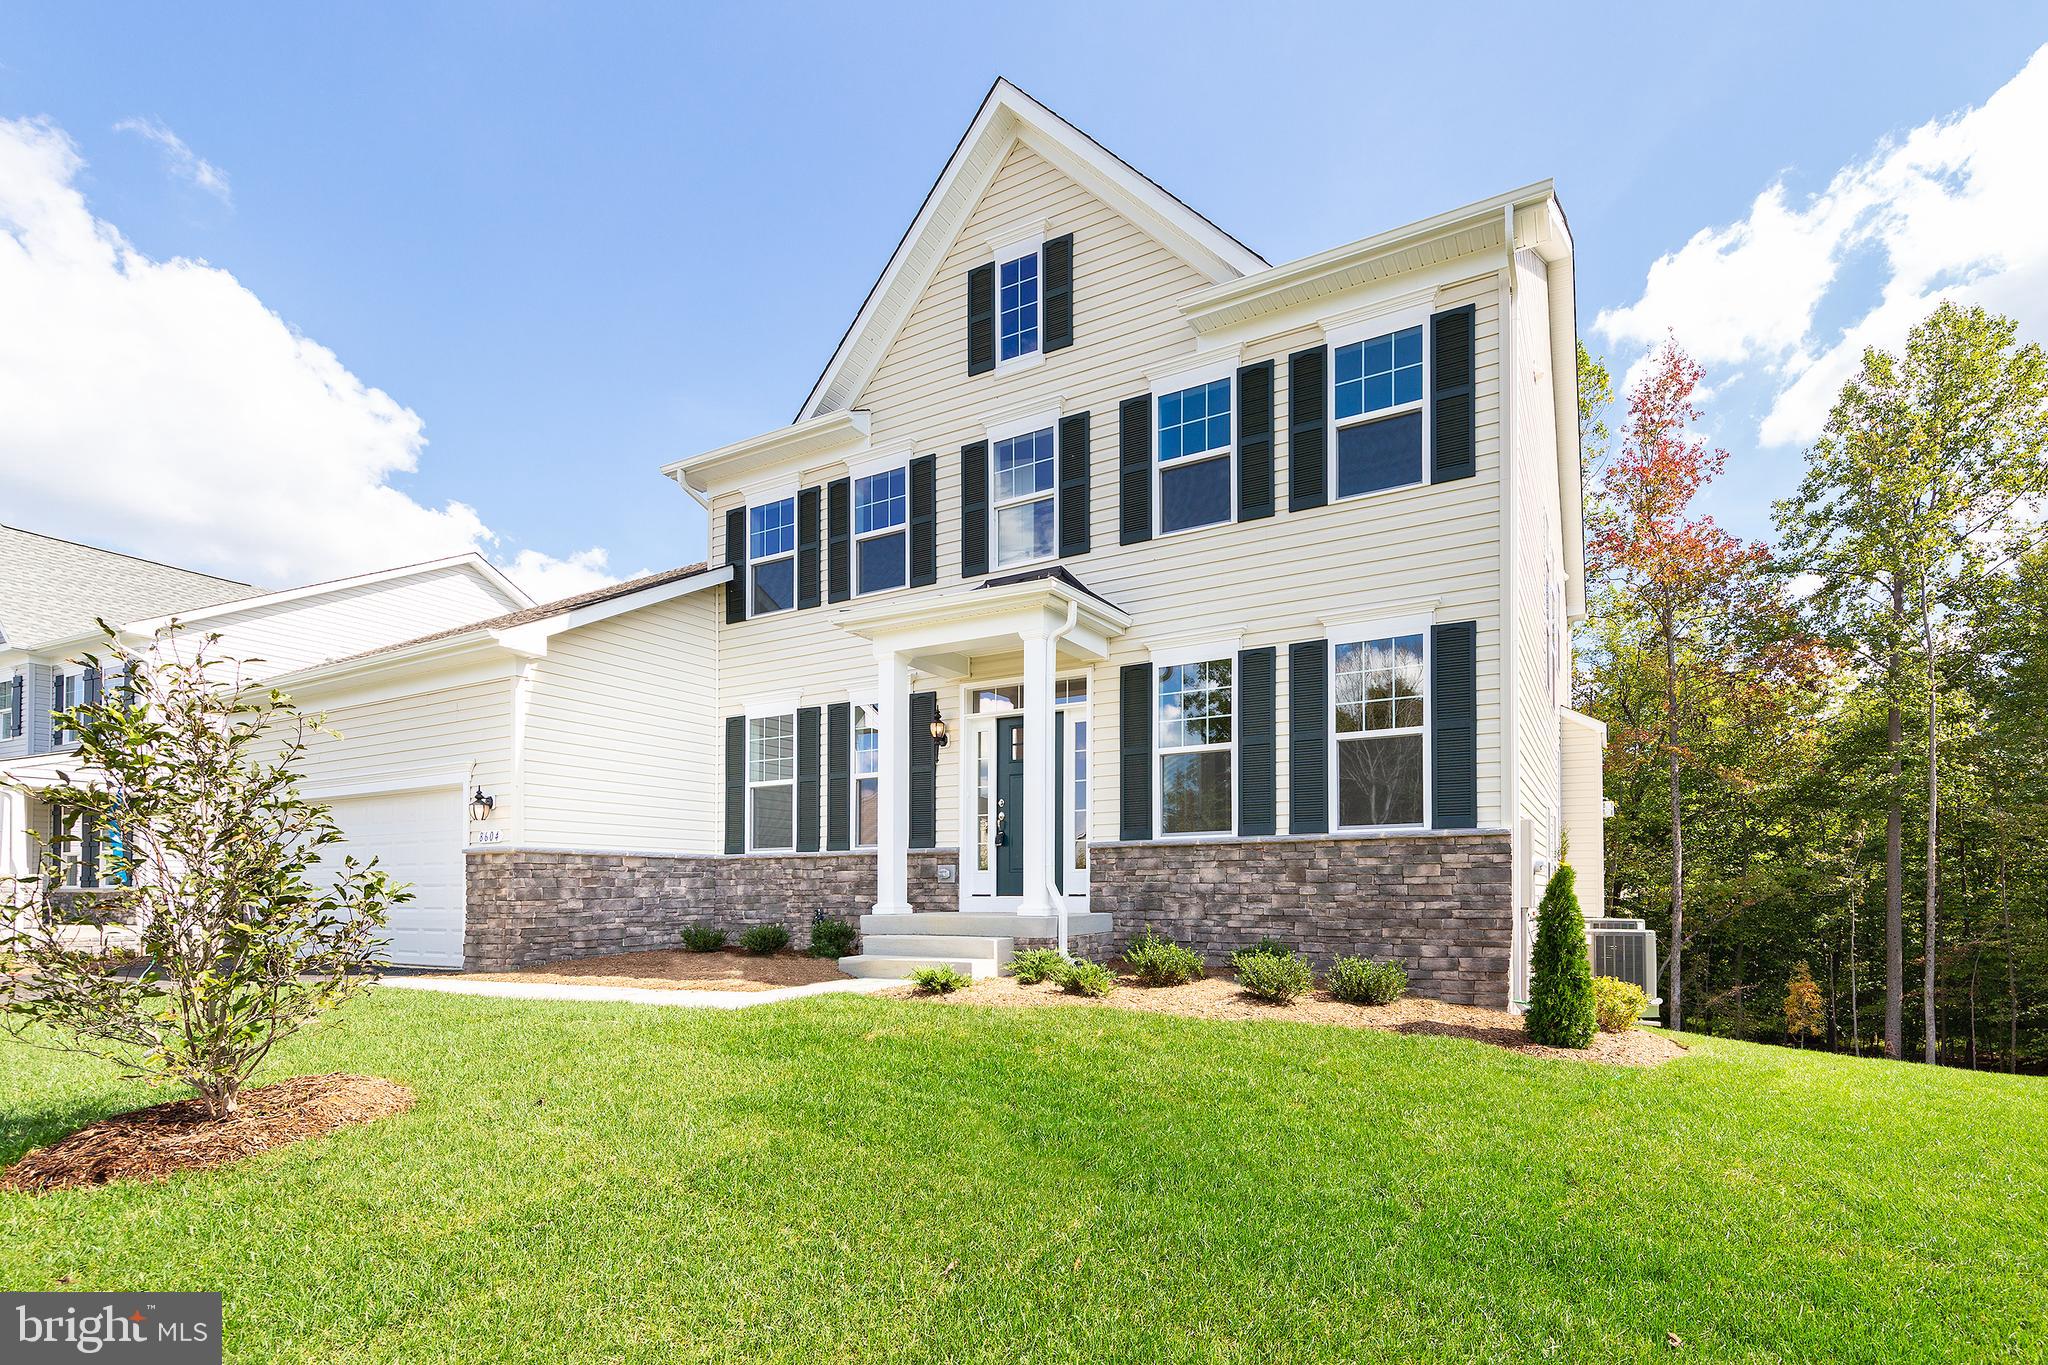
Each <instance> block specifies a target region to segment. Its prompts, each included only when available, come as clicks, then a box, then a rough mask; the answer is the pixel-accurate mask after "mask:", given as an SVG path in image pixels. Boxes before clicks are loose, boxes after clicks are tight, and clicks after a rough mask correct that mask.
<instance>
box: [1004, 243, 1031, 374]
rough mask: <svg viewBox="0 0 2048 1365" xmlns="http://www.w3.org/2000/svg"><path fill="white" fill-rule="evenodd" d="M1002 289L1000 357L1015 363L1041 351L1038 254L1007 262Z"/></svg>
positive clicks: (1005, 263)
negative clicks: (1018, 358)
mask: <svg viewBox="0 0 2048 1365" xmlns="http://www.w3.org/2000/svg"><path fill="white" fill-rule="evenodd" d="M1001 288H1002V298H1001V300H1000V312H1001V314H1002V317H1001V327H1000V331H1001V335H1002V351H1001V353H1000V354H1001V358H1002V359H1004V360H1015V359H1016V358H1017V357H1018V356H1020V355H1029V354H1030V353H1031V352H1033V351H1036V350H1037V349H1038V253H1037V252H1036V251H1033V252H1031V253H1030V254H1029V255H1026V256H1019V257H1018V258H1017V259H1016V260H1014V261H1005V262H1003V267H1002V280H1001Z"/></svg>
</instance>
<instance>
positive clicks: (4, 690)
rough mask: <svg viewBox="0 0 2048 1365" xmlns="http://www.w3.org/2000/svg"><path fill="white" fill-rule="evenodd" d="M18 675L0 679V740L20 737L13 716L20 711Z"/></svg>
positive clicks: (20, 683)
mask: <svg viewBox="0 0 2048 1365" xmlns="http://www.w3.org/2000/svg"><path fill="white" fill-rule="evenodd" d="M21 687H22V679H21V675H20V674H16V675H15V676H14V677H11V678H0V739H16V738H19V737H20V735H21V728H20V725H19V723H18V722H17V721H16V720H15V715H16V713H17V712H19V711H20V710H21Z"/></svg>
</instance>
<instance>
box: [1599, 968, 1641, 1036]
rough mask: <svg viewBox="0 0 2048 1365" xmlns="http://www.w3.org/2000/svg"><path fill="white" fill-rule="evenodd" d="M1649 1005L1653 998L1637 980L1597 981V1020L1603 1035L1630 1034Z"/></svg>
mask: <svg viewBox="0 0 2048 1365" xmlns="http://www.w3.org/2000/svg"><path fill="white" fill-rule="evenodd" d="M1649 1005H1650V997H1649V996H1647V995H1644V994H1643V988H1642V987H1641V986H1638V985H1637V984H1636V983H1635V982H1633V981H1622V980H1620V979H1618V978H1616V977H1612V976H1596V977H1594V978H1593V1017H1594V1019H1595V1020H1597V1021H1598V1022H1599V1025H1600V1031H1601V1032H1602V1033H1627V1032H1628V1031H1629V1030H1630V1029H1632V1028H1634V1027H1635V1026H1636V1020H1638V1019H1640V1018H1642V1017H1643V1011H1644V1010H1645V1009H1648V1008H1649Z"/></svg>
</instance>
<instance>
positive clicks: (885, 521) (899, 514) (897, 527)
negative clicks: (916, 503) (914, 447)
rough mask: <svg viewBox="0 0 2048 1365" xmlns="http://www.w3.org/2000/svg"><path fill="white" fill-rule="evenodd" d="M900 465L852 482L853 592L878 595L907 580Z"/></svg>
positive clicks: (906, 506)
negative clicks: (875, 593)
mask: <svg viewBox="0 0 2048 1365" xmlns="http://www.w3.org/2000/svg"><path fill="white" fill-rule="evenodd" d="M909 505H910V504H909V501H908V499H907V498H906V497H905V495H904V471H903V467H902V466H900V465H899V466H897V467H896V468H895V469H885V470H883V471H882V472H881V473H879V474H864V475H862V476H861V477H859V478H857V479H855V480H854V481H853V541H854V552H853V557H854V568H855V574H854V590H855V591H856V592H863V593H867V592H881V591H883V590H884V589H887V588H900V587H902V586H903V585H904V584H905V583H906V582H908V581H909V565H908V563H907V556H908V554H909V534H908V532H906V531H905V530H904V525H905V523H906V521H907V520H908V516H909Z"/></svg>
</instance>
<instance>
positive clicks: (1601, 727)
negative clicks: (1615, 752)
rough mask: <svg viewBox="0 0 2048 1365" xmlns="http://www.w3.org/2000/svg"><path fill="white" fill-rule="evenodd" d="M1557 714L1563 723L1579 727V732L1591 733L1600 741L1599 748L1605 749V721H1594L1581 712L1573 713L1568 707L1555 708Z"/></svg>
mask: <svg viewBox="0 0 2048 1365" xmlns="http://www.w3.org/2000/svg"><path fill="white" fill-rule="evenodd" d="M1557 714H1558V717H1559V718H1560V719H1562V720H1564V721H1567V722H1568V723H1570V724H1572V725H1576V726H1578V727H1579V728H1580V729H1581V730H1585V731H1588V732H1590V733H1591V734H1592V735H1594V736H1595V737H1596V738H1597V739H1598V740H1599V741H1600V747H1601V748H1603V749H1604V748H1606V747H1607V722H1606V721H1604V720H1595V719H1594V718H1593V717H1591V716H1589V715H1587V714H1586V713H1585V712H1583V711H1574V710H1572V708H1571V707H1569V706H1560V707H1558V708H1557Z"/></svg>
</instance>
